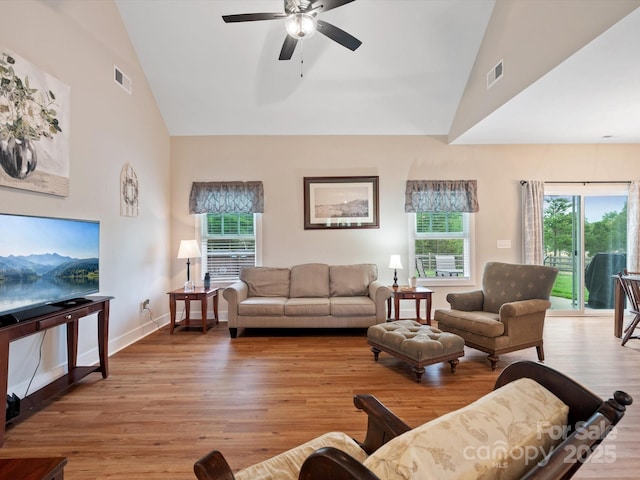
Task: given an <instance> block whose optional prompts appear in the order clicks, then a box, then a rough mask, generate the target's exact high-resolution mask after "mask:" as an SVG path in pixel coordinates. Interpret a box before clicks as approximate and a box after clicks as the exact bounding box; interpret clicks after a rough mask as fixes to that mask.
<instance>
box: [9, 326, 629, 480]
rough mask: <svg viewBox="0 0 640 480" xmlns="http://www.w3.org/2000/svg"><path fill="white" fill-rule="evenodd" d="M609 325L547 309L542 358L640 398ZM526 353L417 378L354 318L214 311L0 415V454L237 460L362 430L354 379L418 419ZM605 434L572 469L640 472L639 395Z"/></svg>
mask: <svg viewBox="0 0 640 480" xmlns="http://www.w3.org/2000/svg"><path fill="white" fill-rule="evenodd" d="M612 332H613V319H612V318H611V317H606V318H605V317H598V318H595V317H586V318H582V317H547V323H546V326H545V353H546V362H545V363H546V364H547V365H549V366H551V367H554V368H557V369H559V370H561V371H562V372H564V373H566V374H568V375H569V376H571V377H573V378H574V379H576V380H577V381H579V382H580V383H582V384H584V385H586V386H588V387H589V388H590V389H591V390H593V391H594V392H595V393H596V394H598V395H600V396H602V397H604V398H605V399H606V398H609V397H610V396H611V395H612V393H613V392H614V390H617V389H622V390H625V391H627V392H628V393H629V394H631V395H632V396H633V397H634V398H635V399H636V401H637V402H638V403H640V369H639V366H640V340H630V341H629V343H628V344H627V346H626V347H621V346H620V340H619V339H617V338H615V337H614V336H613V333H612ZM535 359H536V353H535V349H534V348H531V349H528V350H524V351H520V352H515V353H512V354H509V355H504V356H503V357H502V358H501V361H500V363H499V364H498V370H497V371H495V372H492V371H491V370H490V368H489V363H488V362H487V361H486V356H485V354H483V353H481V352H477V351H475V350H470V349H467V350H466V356H465V357H464V358H462V359H461V362H460V364H459V365H458V368H457V371H456V373H455V374H451V373H450V371H449V364H448V363H444V364H439V365H432V366H429V367H427V368H426V370H427V371H426V373H425V375H424V376H423V378H422V382H421V383H419V384H418V383H416V382H415V379H414V374H413V373H412V372H411V369H410V367H408V366H407V365H405V364H403V363H401V362H399V361H398V360H396V359H395V358H392V357H390V356H389V355H386V354H385V353H382V354H381V355H380V361H379V362H378V363H375V362H374V361H373V355H372V354H371V352H370V350H369V348H368V346H367V344H366V332H365V331H364V330H357V331H337V332H336V331H332V332H323V331H310V332H307V331H299V332H291V333H289V332H278V331H266V332H256V331H250V330H249V331H246V330H245V331H244V332H243V331H241V332H240V336H239V337H238V338H236V339H233V340H232V339H230V338H229V334H228V330H227V328H226V324H224V323H221V324H220V325H218V326H216V327H214V328H212V329H211V330H209V332H208V333H207V334H206V335H203V334H202V333H198V332H176V333H175V334H173V335H169V332H168V329H167V328H163V329H161V330H160V331H158V332H155V333H153V334H152V335H150V336H148V337H147V338H145V339H143V340H141V341H139V342H137V343H136V344H134V345H132V346H130V347H128V348H127V349H125V350H123V351H121V352H118V353H117V354H115V355H113V356H112V357H111V359H110V367H111V375H110V377H109V378H108V379H106V380H102V379H101V377H100V376H99V375H95V376H90V377H88V378H87V379H85V380H84V381H83V383H81V384H80V385H78V386H77V387H75V388H73V389H72V390H71V391H70V392H68V393H67V394H66V395H64V396H61V397H59V398H58V399H57V400H56V401H54V402H53V403H51V404H50V405H48V406H47V407H46V408H44V409H43V410H41V411H39V412H37V413H35V414H34V415H33V416H31V417H29V418H28V419H26V420H25V421H23V422H21V423H19V424H17V425H15V426H13V427H11V428H10V429H9V430H8V431H7V435H6V442H5V446H4V447H3V448H2V449H0V457H2V458H12V457H38V456H65V457H68V459H69V463H68V465H67V467H66V469H65V479H68V480H85V479H87V480H89V479H92V480H93V479H103V478H106V479H123V480H125V479H126V480H131V479H163V478H167V479H177V480H180V479H192V480H193V479H195V476H194V475H193V470H192V466H193V462H194V461H195V460H196V459H197V458H199V457H200V456H201V455H203V454H205V453H206V452H208V451H209V450H211V449H219V450H221V451H222V452H223V453H224V454H225V456H226V458H227V460H228V462H229V464H230V465H231V466H232V468H234V469H235V470H237V469H240V468H243V467H246V466H249V465H251V464H253V463H256V462H258V461H261V460H263V459H265V458H268V457H270V456H272V455H274V454H276V453H279V452H281V451H284V450H286V449H289V448H291V447H294V446H295V445H297V444H299V443H302V442H304V441H306V440H309V439H311V438H313V437H315V436H318V435H320V434H322V433H325V432H328V431H343V432H346V433H347V434H349V435H351V436H352V437H354V438H357V439H363V435H364V432H365V430H366V416H365V415H364V414H363V413H361V412H358V411H357V410H356V409H355V407H354V406H353V403H352V396H353V395H354V394H355V393H372V394H374V395H376V396H377V397H378V398H379V399H380V400H381V401H382V402H383V403H384V404H385V405H387V406H388V407H390V408H391V409H392V410H393V411H394V412H395V413H396V414H397V415H398V416H400V418H402V419H403V420H404V421H405V422H407V423H408V424H409V425H418V424H420V423H423V422H425V421H427V420H430V419H433V418H435V417H437V416H439V415H442V414H444V413H447V412H449V411H451V410H454V409H456V408H459V407H462V406H464V405H466V404H468V403H470V402H471V401H473V400H476V399H477V398H479V397H480V396H482V395H484V394H485V393H487V392H489V391H490V390H491V389H492V386H493V383H494V381H495V379H496V378H497V376H498V374H499V371H500V370H501V369H502V368H504V367H505V366H506V365H507V364H508V363H510V362H512V361H516V360H535ZM605 442H606V443H605V445H611V446H612V447H613V450H614V451H615V457H616V458H615V462H614V463H609V464H606V463H602V462H591V463H590V464H588V465H585V466H583V467H582V469H581V470H580V472H579V474H578V475H577V476H576V477H575V478H601V479H614V478H615V479H618V478H638V469H639V467H640V460H638V459H636V458H634V457H636V453H637V451H636V447H637V445H639V444H640V405H631V406H630V407H629V409H628V413H627V415H626V416H625V418H623V420H622V422H621V423H620V424H619V426H618V429H617V432H615V435H610V436H609V438H608V439H607V440H606V441H605ZM608 448H609V449H611V447H608Z"/></svg>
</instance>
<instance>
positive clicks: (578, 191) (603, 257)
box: [543, 182, 629, 315]
mask: <svg viewBox="0 0 640 480" xmlns="http://www.w3.org/2000/svg"><path fill="white" fill-rule="evenodd" d="M544 194H545V196H544V210H543V229H544V236H543V239H544V264H545V265H551V266H554V267H557V268H558V269H559V273H558V276H557V277H556V280H555V283H554V284H553V289H552V290H551V298H552V302H551V309H552V310H554V311H571V312H582V313H587V314H589V313H591V314H594V315H598V314H601V312H602V310H610V309H613V308H614V306H615V295H614V293H615V292H614V289H613V282H612V280H611V278H612V276H613V275H616V274H617V273H618V272H619V271H621V270H623V269H625V268H626V267H627V201H628V197H629V185H628V184H627V183H620V184H616V183H611V184H608V183H589V182H585V183H567V184H562V183H559V184H545V186H544Z"/></svg>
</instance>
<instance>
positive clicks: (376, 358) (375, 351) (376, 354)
mask: <svg viewBox="0 0 640 480" xmlns="http://www.w3.org/2000/svg"><path fill="white" fill-rule="evenodd" d="M371 351H372V352H373V359H374V360H375V361H376V362H377V361H378V355H380V350H379V349H377V348H376V347H371Z"/></svg>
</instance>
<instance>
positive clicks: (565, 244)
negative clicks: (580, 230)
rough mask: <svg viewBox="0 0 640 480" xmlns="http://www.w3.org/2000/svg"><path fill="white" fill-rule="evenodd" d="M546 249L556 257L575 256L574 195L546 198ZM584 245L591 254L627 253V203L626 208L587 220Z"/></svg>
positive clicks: (547, 252)
mask: <svg viewBox="0 0 640 480" xmlns="http://www.w3.org/2000/svg"><path fill="white" fill-rule="evenodd" d="M545 200H546V201H545V209H544V250H545V254H546V255H551V256H554V257H560V256H563V255H564V256H571V254H572V252H573V250H574V246H573V230H574V228H575V227H576V226H575V225H574V223H573V222H574V220H573V219H574V209H575V208H576V207H575V206H574V205H573V202H572V201H571V197H562V196H549V197H545ZM584 248H585V251H586V254H587V257H592V256H593V255H595V254H596V253H600V252H626V250H627V204H626V202H625V204H624V207H623V209H622V211H620V212H608V213H605V214H604V215H603V217H602V219H601V220H599V221H597V222H589V221H587V220H585V222H584Z"/></svg>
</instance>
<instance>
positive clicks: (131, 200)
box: [120, 163, 138, 217]
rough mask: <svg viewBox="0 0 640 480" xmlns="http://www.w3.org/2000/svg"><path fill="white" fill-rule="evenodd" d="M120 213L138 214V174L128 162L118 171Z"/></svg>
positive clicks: (127, 215)
mask: <svg viewBox="0 0 640 480" xmlns="http://www.w3.org/2000/svg"><path fill="white" fill-rule="evenodd" d="M120 215H122V216H123V217H137V216H138V176H137V175H136V172H135V170H134V169H133V167H132V166H131V165H130V164H128V163H127V164H125V165H124V167H122V170H121V171H120Z"/></svg>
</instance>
